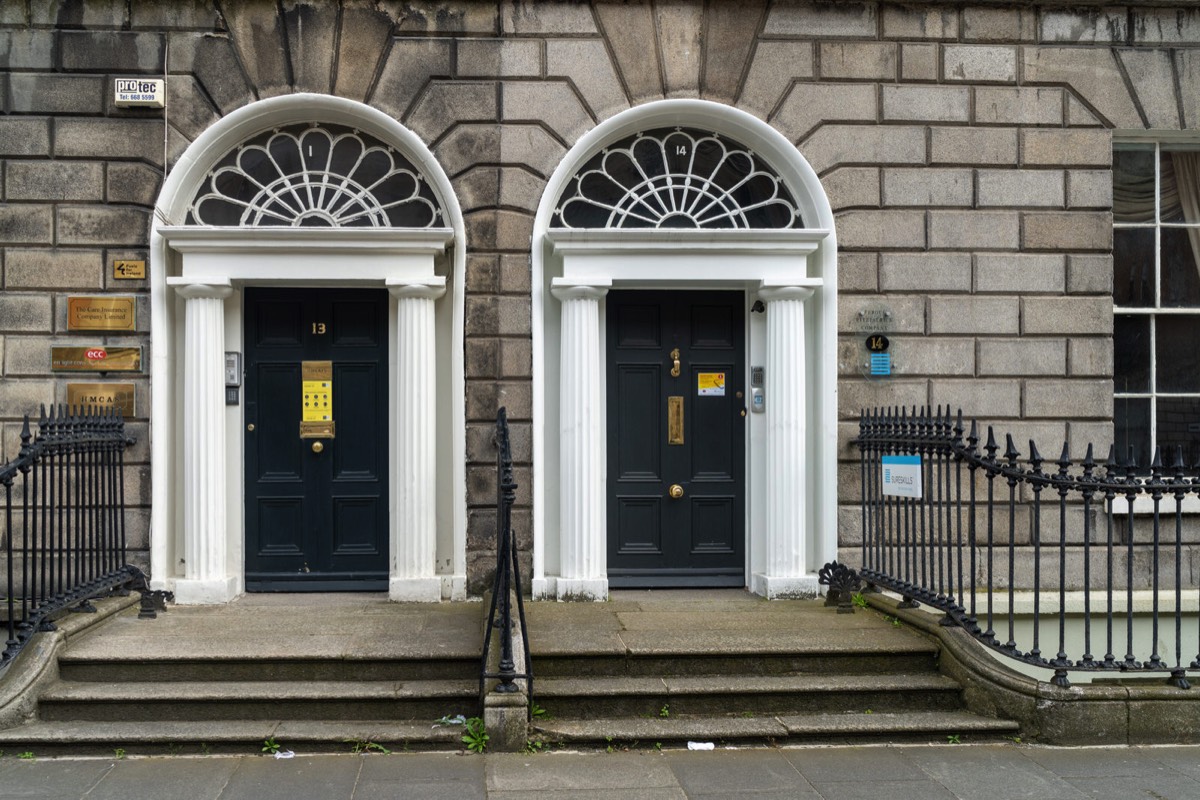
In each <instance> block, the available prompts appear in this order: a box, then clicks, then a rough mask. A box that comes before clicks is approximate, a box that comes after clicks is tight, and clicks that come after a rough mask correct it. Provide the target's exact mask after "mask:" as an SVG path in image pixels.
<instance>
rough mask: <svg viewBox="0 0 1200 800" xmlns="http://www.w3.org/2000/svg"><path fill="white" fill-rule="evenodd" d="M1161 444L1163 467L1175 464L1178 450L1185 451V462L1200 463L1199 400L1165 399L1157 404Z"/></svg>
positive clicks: (1189, 463) (1188, 463) (1187, 463)
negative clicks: (1176, 450)
mask: <svg viewBox="0 0 1200 800" xmlns="http://www.w3.org/2000/svg"><path fill="white" fill-rule="evenodd" d="M1158 443H1159V445H1160V446H1161V447H1162V449H1163V451H1162V459H1163V464H1164V465H1166V466H1167V468H1168V469H1169V468H1170V466H1171V465H1172V464H1174V463H1175V449H1176V448H1177V447H1180V448H1182V449H1183V463H1184V464H1186V465H1188V466H1189V467H1190V466H1192V465H1193V464H1196V463H1197V462H1200V397H1163V398H1160V399H1159V401H1158Z"/></svg>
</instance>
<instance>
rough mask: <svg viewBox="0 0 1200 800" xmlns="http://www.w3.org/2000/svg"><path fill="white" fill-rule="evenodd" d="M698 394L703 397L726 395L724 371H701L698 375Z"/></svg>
mask: <svg viewBox="0 0 1200 800" xmlns="http://www.w3.org/2000/svg"><path fill="white" fill-rule="evenodd" d="M696 394H698V395H700V396H701V397H724V396H725V373H724V372H700V373H697V376H696Z"/></svg>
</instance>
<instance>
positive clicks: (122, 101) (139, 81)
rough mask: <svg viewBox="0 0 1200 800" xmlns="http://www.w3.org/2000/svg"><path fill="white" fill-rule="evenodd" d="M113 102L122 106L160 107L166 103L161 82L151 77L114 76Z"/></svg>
mask: <svg viewBox="0 0 1200 800" xmlns="http://www.w3.org/2000/svg"><path fill="white" fill-rule="evenodd" d="M113 93H114V97H113V102H115V103H116V104H117V105H118V106H120V107H122V108H162V107H163V106H164V105H166V94H167V93H166V92H165V91H164V90H163V82H162V81H161V80H154V79H153V78H116V79H114V80H113Z"/></svg>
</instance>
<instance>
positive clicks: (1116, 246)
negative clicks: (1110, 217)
mask: <svg viewBox="0 0 1200 800" xmlns="http://www.w3.org/2000/svg"><path fill="white" fill-rule="evenodd" d="M1113 303H1114V304H1115V305H1118V306H1125V307H1130V308H1146V307H1150V306H1153V305H1154V229H1153V228H1125V229H1120V228H1118V229H1117V230H1115V231H1113Z"/></svg>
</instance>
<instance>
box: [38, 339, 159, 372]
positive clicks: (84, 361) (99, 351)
mask: <svg viewBox="0 0 1200 800" xmlns="http://www.w3.org/2000/svg"><path fill="white" fill-rule="evenodd" d="M50 368H51V369H53V370H54V371H55V372H141V371H142V348H140V347H104V346H102V345H93V346H91V347H51V348H50Z"/></svg>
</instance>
